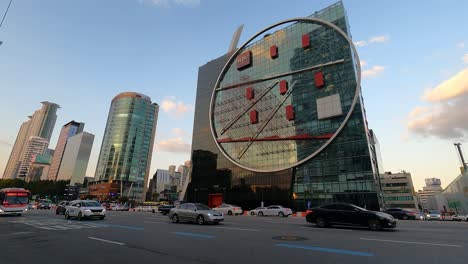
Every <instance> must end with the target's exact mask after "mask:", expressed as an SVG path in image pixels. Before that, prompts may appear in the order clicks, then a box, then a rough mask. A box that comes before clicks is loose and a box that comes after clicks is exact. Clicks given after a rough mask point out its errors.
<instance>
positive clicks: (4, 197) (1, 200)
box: [0, 188, 31, 216]
mask: <svg viewBox="0 0 468 264" xmlns="http://www.w3.org/2000/svg"><path fill="white" fill-rule="evenodd" d="M30 197H31V192H30V191H28V190H25V189H23V188H4V189H1V190H0V215H18V216H20V215H21V214H22V213H25V212H26V211H28V206H29V205H28V203H29V198H30Z"/></svg>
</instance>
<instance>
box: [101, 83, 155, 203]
mask: <svg viewBox="0 0 468 264" xmlns="http://www.w3.org/2000/svg"><path fill="white" fill-rule="evenodd" d="M158 110H159V106H158V105H157V104H156V103H152V102H151V99H150V98H149V97H148V96H146V95H143V94H139V93H135V92H124V93H120V94H118V95H117V96H116V97H114V99H112V103H111V106H110V110H109V115H108V117H107V124H106V130H105V132H104V138H103V141H102V146H101V151H100V153H99V159H98V164H97V167H96V174H95V179H96V181H104V182H106V181H109V182H112V181H119V182H121V183H122V184H121V186H122V188H121V194H120V195H122V196H129V197H130V198H133V199H140V198H142V197H143V194H144V193H145V191H146V186H147V181H148V176H149V169H150V165H151V156H152V149H153V145H154V136H155V132H156V123H157V117H158Z"/></svg>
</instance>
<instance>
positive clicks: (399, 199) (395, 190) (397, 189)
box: [380, 171, 418, 209]
mask: <svg viewBox="0 0 468 264" xmlns="http://www.w3.org/2000/svg"><path fill="white" fill-rule="evenodd" d="M380 184H381V186H382V193H383V196H384V201H385V207H386V208H392V207H399V208H405V209H417V208H418V203H417V198H416V195H415V192H414V186H413V180H412V178H411V173H409V172H405V171H402V172H399V173H391V172H385V173H384V174H381V175H380Z"/></svg>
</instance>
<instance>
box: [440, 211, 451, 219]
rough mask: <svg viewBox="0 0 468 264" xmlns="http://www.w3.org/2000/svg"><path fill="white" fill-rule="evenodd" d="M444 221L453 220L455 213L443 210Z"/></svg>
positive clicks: (441, 215)
mask: <svg viewBox="0 0 468 264" xmlns="http://www.w3.org/2000/svg"><path fill="white" fill-rule="evenodd" d="M440 217H441V218H442V221H453V214H451V213H449V212H443V213H441V214H440Z"/></svg>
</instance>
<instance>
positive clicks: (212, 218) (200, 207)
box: [169, 203, 224, 225]
mask: <svg viewBox="0 0 468 264" xmlns="http://www.w3.org/2000/svg"><path fill="white" fill-rule="evenodd" d="M169 218H170V219H171V220H172V222H173V223H179V222H195V223H197V224H199V225H203V224H205V223H212V224H218V223H219V222H221V221H223V220H224V215H223V213H220V212H216V211H214V210H211V209H210V208H209V207H208V206H206V205H204V204H200V203H184V204H181V205H179V206H177V207H175V208H172V209H171V211H170V212H169Z"/></svg>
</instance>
